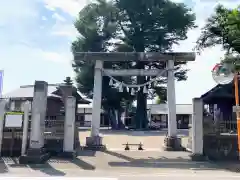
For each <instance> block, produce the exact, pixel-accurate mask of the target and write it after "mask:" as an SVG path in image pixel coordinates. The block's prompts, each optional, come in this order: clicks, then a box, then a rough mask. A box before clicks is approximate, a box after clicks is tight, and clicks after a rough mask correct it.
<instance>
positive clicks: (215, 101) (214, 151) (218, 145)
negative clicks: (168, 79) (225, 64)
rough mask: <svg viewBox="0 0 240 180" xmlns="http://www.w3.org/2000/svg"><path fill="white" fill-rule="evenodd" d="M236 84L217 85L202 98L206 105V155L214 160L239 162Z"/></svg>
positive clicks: (204, 138) (204, 128) (204, 126)
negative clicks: (234, 109)
mask: <svg viewBox="0 0 240 180" xmlns="http://www.w3.org/2000/svg"><path fill="white" fill-rule="evenodd" d="M234 92H235V91H234V84H233V83H229V84H225V85H220V84H219V85H217V86H215V87H214V88H212V89H211V90H210V91H208V92H207V93H205V94H203V95H202V96H201V99H202V101H203V103H204V111H205V112H204V117H203V134H204V137H203V141H204V147H203V148H204V153H205V155H207V156H208V157H209V158H210V159H214V160H223V159H224V160H237V159H238V145H237V123H236V122H237V121H236V113H235V112H233V106H235V93H234Z"/></svg>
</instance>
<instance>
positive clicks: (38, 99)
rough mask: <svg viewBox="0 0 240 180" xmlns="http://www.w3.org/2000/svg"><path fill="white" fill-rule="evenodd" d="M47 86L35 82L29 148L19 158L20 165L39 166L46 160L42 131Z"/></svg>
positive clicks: (45, 83) (47, 155) (42, 82)
mask: <svg viewBox="0 0 240 180" xmlns="http://www.w3.org/2000/svg"><path fill="white" fill-rule="evenodd" d="M47 90H48V84H47V82H45V81H35V85H34V96H33V103H32V118H31V135H30V148H29V149H28V150H27V154H26V155H24V156H21V157H20V159H19V162H20V163H23V164H25V163H34V164H40V163H44V162H45V161H47V160H48V158H49V154H48V153H46V151H45V149H44V130H45V118H46V108H47Z"/></svg>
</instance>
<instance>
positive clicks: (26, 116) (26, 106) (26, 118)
mask: <svg viewBox="0 0 240 180" xmlns="http://www.w3.org/2000/svg"><path fill="white" fill-rule="evenodd" d="M29 106H30V102H29V101H26V102H25V103H24V107H23V112H24V120H23V136H22V149H21V155H22V156H24V155H25V153H26V148H27V142H28V122H29Z"/></svg>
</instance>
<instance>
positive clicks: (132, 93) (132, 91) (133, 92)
mask: <svg viewBox="0 0 240 180" xmlns="http://www.w3.org/2000/svg"><path fill="white" fill-rule="evenodd" d="M134 94H135V91H134V88H132V89H131V95H132V96H133V95H134Z"/></svg>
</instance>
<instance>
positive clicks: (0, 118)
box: [0, 100, 7, 156]
mask: <svg viewBox="0 0 240 180" xmlns="http://www.w3.org/2000/svg"><path fill="white" fill-rule="evenodd" d="M6 105H7V101H5V100H0V156H1V152H2V140H3V127H4V115H5V107H6Z"/></svg>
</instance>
